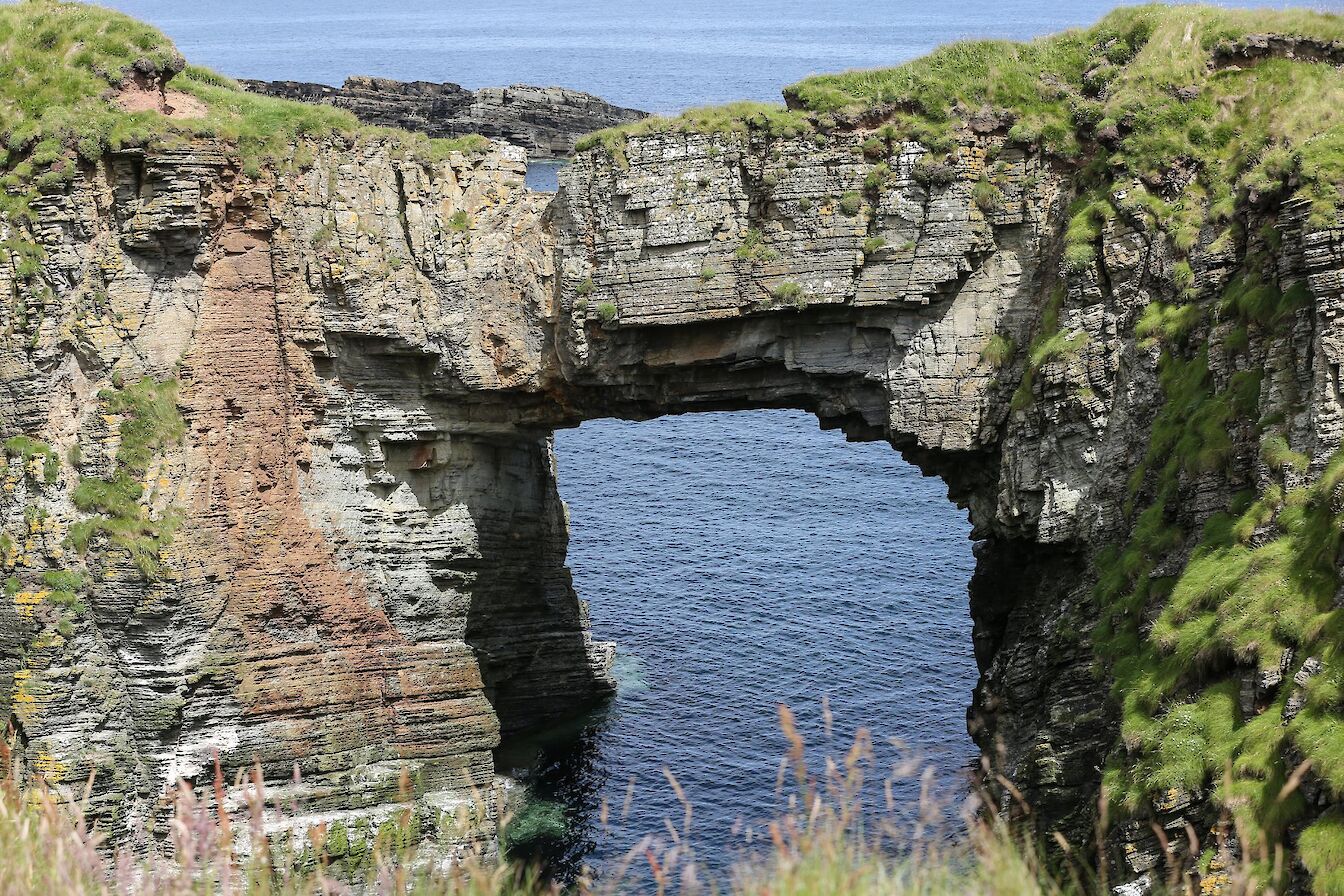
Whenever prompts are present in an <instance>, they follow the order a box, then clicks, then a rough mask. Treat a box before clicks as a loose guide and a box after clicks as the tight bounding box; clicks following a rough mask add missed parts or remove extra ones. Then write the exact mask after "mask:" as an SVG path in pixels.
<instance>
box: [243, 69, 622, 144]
mask: <svg viewBox="0 0 1344 896" xmlns="http://www.w3.org/2000/svg"><path fill="white" fill-rule="evenodd" d="M239 83H241V84H242V85H243V86H244V87H246V88H247V89H248V90H251V91H253V92H255V93H264V94H266V95H268V96H276V97H281V98H283V99H290V100H301V101H303V102H306V103H326V104H328V105H332V106H336V107H338V108H341V109H348V110H349V111H350V112H353V113H354V114H355V116H356V117H357V118H359V120H360V121H362V122H364V123H365V124H372V125H382V126H385V127H394V128H404V129H406V130H411V131H420V132H422V133H425V134H428V135H429V136H431V137H463V136H466V135H469V134H483V135H484V136H486V137H491V138H494V139H498V140H504V141H506V142H508V143H511V144H513V145H514V146H521V147H522V148H523V149H526V150H527V153H528V156H529V157H531V158H534V159H554V158H565V157H568V156H569V155H570V154H571V153H573V152H574V142H575V141H576V140H578V138H579V137H581V136H583V135H584V134H587V133H589V132H591V131H597V130H601V129H602V128H609V127H615V126H617V125H622V124H628V123H629V122H632V121H638V120H639V119H641V118H644V117H645V116H646V115H648V113H647V112H641V111H639V110H638V109H624V108H622V107H620V106H613V105H612V104H611V103H608V102H606V101H605V100H602V99H600V98H599V97H595V96H593V95H592V94H590V93H583V92H581V91H578V90H567V89H565V88H563V87H533V86H530V85H527V84H514V85H512V86H510V87H483V88H481V89H480V90H468V89H466V88H465V87H462V86H461V85H458V84H452V83H448V82H445V83H443V84H436V83H433V82H429V81H393V80H391V79H389V78H368V77H364V76H359V75H356V76H353V77H349V78H346V79H345V83H344V84H342V85H341V86H340V87H328V86H327V85H325V84H309V83H303V82H299V81H252V80H244V81H240V82H239Z"/></svg>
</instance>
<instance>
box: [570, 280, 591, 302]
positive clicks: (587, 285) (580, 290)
mask: <svg viewBox="0 0 1344 896" xmlns="http://www.w3.org/2000/svg"><path fill="white" fill-rule="evenodd" d="M574 292H575V294H577V295H579V296H581V297H585V298H586V297H587V296H590V295H592V294H593V278H592V277H585V278H583V279H582V280H580V281H579V285H578V286H576V287H574Z"/></svg>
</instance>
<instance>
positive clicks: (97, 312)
mask: <svg viewBox="0 0 1344 896" xmlns="http://www.w3.org/2000/svg"><path fill="white" fill-rule="evenodd" d="M390 152H391V150H390V148H389V147H388V146H387V145H382V144H370V145H366V146H363V147H360V148H357V149H354V150H349V149H348V148H346V147H340V148H334V147H332V146H327V147H321V148H317V149H316V151H315V153H314V155H313V161H312V162H311V164H309V165H307V166H306V167H305V168H303V169H301V170H300V169H298V168H294V169H291V170H289V171H287V172H285V173H283V174H279V175H277V176H276V177H274V178H270V177H268V178H265V179H264V180H261V181H252V180H248V179H246V178H243V177H241V176H240V175H239V174H238V173H237V171H236V169H235V167H234V166H233V165H231V164H230V163H229V162H228V161H227V160H226V158H225V157H224V156H223V155H222V154H220V153H219V152H218V151H217V150H216V149H215V148H214V147H212V146H210V145H200V146H197V147H195V148H193V149H191V150H187V151H180V152H166V153H160V154H155V155H150V156H146V155H145V154H143V153H122V154H119V155H116V156H113V157H110V158H108V159H107V161H106V163H105V164H104V165H102V166H99V167H97V168H93V167H90V168H89V169H87V170H84V171H82V172H81V173H80V175H79V176H78V177H77V178H76V179H75V181H74V184H73V186H72V187H71V188H70V189H68V190H67V191H65V192H63V193H59V194H54V195H50V196H48V197H45V198H44V199H43V201H42V202H41V204H40V206H39V208H38V209H37V211H38V216H39V219H40V224H39V225H38V227H37V228H36V233H35V234H34V236H35V237H37V238H38V239H39V240H40V241H41V243H42V245H43V246H44V248H45V249H46V258H45V261H44V262H43V264H42V269H41V272H40V274H38V275H36V276H32V277H30V278H28V279H26V280H25V279H23V278H17V277H16V276H15V275H14V274H13V270H12V268H10V267H9V266H6V273H5V275H4V276H5V280H4V288H5V290H6V291H7V292H8V293H9V294H11V295H12V296H13V297H14V302H12V303H10V304H7V305H6V311H5V313H6V315H7V319H6V321H5V324H6V327H7V333H8V337H7V341H6V349H5V352H4V379H5V383H6V386H7V389H6V391H5V397H4V400H3V402H0V419H3V422H4V430H5V433H6V435H7V436H9V435H13V434H15V433H28V434H31V435H33V436H37V437H40V438H41V440H42V443H41V447H40V449H37V453H32V452H29V453H28V454H27V455H26V456H25V455H24V454H22V452H21V451H20V450H19V449H18V448H17V447H16V445H15V444H14V443H11V444H10V445H9V447H11V448H15V450H14V451H11V453H10V454H9V457H8V462H9V465H8V476H7V478H6V480H5V485H4V496H3V499H0V508H3V510H2V513H0V520H3V527H4V533H5V540H4V547H5V553H4V558H3V562H4V566H5V574H6V575H7V576H9V577H10V579H9V582H10V586H9V588H8V590H7V599H6V600H5V602H4V605H3V608H0V614H3V615H2V616H0V631H3V632H4V635H5V638H6V642H7V643H6V650H5V651H4V654H3V663H4V665H3V672H0V675H2V676H3V678H2V679H0V685H3V686H2V687H0V694H2V695H3V700H4V702H3V704H0V708H3V710H4V711H5V714H6V715H7V716H8V717H10V719H11V721H12V722H13V724H14V730H13V731H12V732H11V736H10V740H11V742H12V745H13V747H14V748H15V750H16V756H17V757H18V758H17V761H18V762H19V763H20V765H21V768H22V772H23V773H24V774H25V775H26V776H34V775H41V776H43V777H45V778H46V779H47V780H48V781H50V782H65V783H73V782H78V781H82V780H84V779H85V778H86V777H87V775H88V774H89V773H90V771H91V770H93V771H96V773H97V777H96V778H95V783H94V793H95V797H94V801H93V810H94V812H95V813H96V814H97V815H98V816H99V817H101V818H103V819H104V820H105V821H106V822H109V823H110V824H111V826H112V830H113V832H114V834H115V835H116V836H118V837H122V836H126V835H134V834H137V833H144V832H147V831H151V830H153V828H154V822H155V819H156V816H161V815H162V813H163V812H164V811H165V809H166V808H167V804H166V803H165V797H168V796H170V795H171V791H172V789H173V787H174V786H175V784H176V782H177V781H178V779H179V778H185V779H186V780H187V781H189V782H192V783H194V784H196V785H198V786H202V787H205V786H207V785H208V784H209V783H210V781H211V779H212V778H213V776H214V761H215V757H216V756H218V757H219V760H220V762H221V763H222V765H223V771H224V775H225V779H226V782H228V783H232V782H233V781H234V780H235V776H236V774H237V773H238V772H239V771H242V770H246V769H247V768H248V767H249V766H250V765H251V764H252V763H253V762H254V761H255V762H257V763H259V764H260V768H261V770H262V772H263V773H264V774H265V775H266V777H267V778H268V779H269V780H271V781H274V782H279V781H285V780H287V779H289V778H290V777H291V774H292V771H293V770H294V769H296V768H297V769H298V770H299V772H300V774H301V776H302V781H301V783H300V782H296V783H293V784H291V785H289V786H288V787H287V788H285V790H286V791H287V795H289V796H293V797H294V798H296V799H298V800H299V803H300V805H302V806H303V807H304V815H303V816H301V817H300V818H298V819H295V820H293V822H292V823H294V824H296V825H297V826H298V827H299V829H303V827H304V826H306V825H307V824H309V823H311V822H313V821H315V820H318V819H321V820H327V821H330V820H333V819H334V820H338V821H339V820H347V821H349V822H350V823H351V824H352V825H353V824H354V823H356V822H357V821H358V820H359V819H364V820H365V821H368V820H371V821H372V822H373V826H374V827H376V825H377V824H378V823H379V822H381V821H382V820H384V819H386V818H387V817H388V815H389V813H390V812H391V811H392V809H393V808H395V807H396V805H398V804H400V803H404V800H405V799H408V798H411V797H414V798H415V801H416V805H417V806H418V808H419V809H420V810H421V812H420V814H421V816H422V819H421V820H422V821H424V822H434V821H436V820H437V816H438V815H439V814H441V813H443V812H446V813H447V814H448V815H450V816H451V815H452V814H453V813H454V812H455V811H456V810H457V809H458V808H459V807H466V812H467V813H468V814H469V815H471V817H472V819H473V826H472V829H473V832H474V835H475V836H479V837H480V838H483V839H484V840H485V841H486V842H489V841H491V840H492V838H493V835H494V829H493V825H494V817H495V815H494V813H495V810H496V804H495V799H494V795H493V792H492V788H493V786H494V783H495V778H494V769H493V764H492V759H491V753H490V751H491V750H492V748H494V747H495V746H496V745H497V744H498V741H499V733H500V728H501V723H503V724H504V725H506V726H507V725H515V726H521V725H525V724H534V723H536V722H538V721H540V720H543V719H546V718H549V717H552V716H554V715H557V714H564V713H572V712H573V711H574V710H575V708H576V707H577V706H579V705H582V704H583V703H585V702H590V701H591V700H593V699H594V698H596V697H598V696H600V695H602V694H605V693H607V692H608V691H609V690H610V689H611V686H612V685H611V680H610V677H609V675H608V673H607V666H608V664H609V654H610V651H609V648H606V647H603V646H601V645H594V644H592V643H591V642H590V641H589V640H588V636H587V629H586V625H585V624H584V619H583V609H582V607H581V606H580V604H579V603H578V601H577V599H576V597H575V595H574V592H573V589H572V588H571V587H570V579H569V574H568V571H567V570H566V569H565V567H564V553H565V544H566V530H565V516H564V508H563V505H562V504H561V503H560V502H559V500H558V498H557V497H556V494H555V484H554V469H553V464H552V458H551V453H550V443H549V432H548V431H547V430H546V429H544V428H540V427H535V426H527V425H519V422H518V420H519V414H518V413H516V412H515V411H514V410H513V405H514V404H523V405H525V404H526V403H527V402H528V401H535V400H536V399H535V396H536V395H537V394H539V393H540V391H541V389H542V385H543V384H542V369H543V366H544V364H545V359H546V352H547V350H548V347H547V342H546V340H545V326H546V318H547V315H548V314H549V308H550V302H551V299H550V283H551V278H552V259H551V255H550V252H549V243H548V240H547V237H546V235H545V233H544V231H543V228H542V226H541V215H542V209H543V206H544V203H545V199H543V198H542V197H539V196H536V195H532V194H529V193H527V192H525V191H523V190H522V188H521V184H522V177H523V173H524V163H523V160H522V153H521V151H520V150H514V149H510V148H507V147H500V148H498V149H496V150H495V151H493V152H491V153H490V154H488V155H486V156H484V157H480V158H470V159H469V158H465V157H456V158H453V159H452V160H450V161H449V162H448V163H445V164H443V165H440V166H437V167H432V166H431V167H426V166H423V165H420V164H416V163H409V162H404V161H398V160H396V159H394V158H392V157H391V155H390ZM48 284H49V285H50V288H49V289H48V288H47V285H48ZM179 415H180V416H179ZM128 447H130V448H135V449H137V450H136V451H128V450H126V449H128ZM137 452H138V455H139V456H137ZM118 490H121V491H122V492H126V494H122V495H120V496H118V495H116V494H115V493H116V492H117V491H118ZM105 493H114V494H112V495H111V496H108V495H107V494H105ZM141 493H143V497H140V496H141ZM137 498H140V499H139V500H138V501H137ZM127 505H129V506H127ZM80 520H84V521H85V522H84V526H85V531H83V532H81V531H79V529H80V527H79V525H78V522H79V521H80ZM90 521H91V522H90ZM72 532H73V534H72ZM72 542H73V544H72ZM74 545H78V548H76V547H75V546H74ZM61 576H65V577H66V578H61ZM71 577H73V581H71ZM408 789H409V790H410V791H411V792H410V793H407V790H408ZM240 804H241V803H240ZM352 830H353V828H352ZM370 836H371V834H370Z"/></svg>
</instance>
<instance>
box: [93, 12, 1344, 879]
mask: <svg viewBox="0 0 1344 896" xmlns="http://www.w3.org/2000/svg"><path fill="white" fill-rule="evenodd" d="M108 5H111V6H114V7H117V8H119V9H122V10H125V11H126V12H129V13H131V14H133V15H136V16H138V17H140V18H143V19H147V20H148V21H150V22H153V23H154V24H155V25H157V26H159V27H160V28H162V29H163V30H165V31H166V32H167V33H168V34H170V35H171V36H172V37H173V38H174V39H175V40H176V42H177V44H178V46H179V47H180V48H181V50H182V51H183V52H184V53H185V54H186V55H187V56H188V58H190V59H191V60H192V61H193V62H197V63H200V64H204V65H207V66H210V67H212V68H215V69H218V70H220V71H222V72H225V73H227V74H231V75H235V76H240V77H252V78H266V79H292V80H306V81H321V82H325V83H330V84H339V83H340V82H341V81H342V80H343V79H344V78H345V76H347V75H350V74H367V75H381V76H386V77H391V78H399V79H406V80H409V79H425V80H433V81H456V82H458V83H461V84H464V85H466V86H468V87H480V86H486V85H503V84H512V83H520V82H521V83H532V84H560V85H564V86H567V87H572V88H577V89H581V90H587V91H590V92H592V93H596V94H598V95H600V96H602V97H604V98H606V99H608V100H610V101H612V102H616V103H619V104H622V105H627V106H633V107H636V108H642V109H646V110H650V111H654V112H664V113H666V112H676V111H678V110H681V109H684V108H687V107H691V106H698V105H705V104H710V103H718V102H724V101H728V100H734V99H756V100H776V99H778V98H779V90H780V88H781V87H782V86H783V85H785V84H788V83H791V82H793V81H796V80H798V79H799V78H801V77H804V76H806V75H808V74H811V73H817V72H828V71H837V70H841V69H846V68H852V67H863V66H878V65H890V64H894V63H898V62H901V61H903V60H906V59H910V58H911V57H913V56H916V55H918V54H921V53H923V52H926V51H928V50H929V49H931V48H933V47H934V46H935V45H937V44H939V43H942V42H945V41H949V40H955V39H958V38H966V37H1009V38H1029V37H1033V36H1036V35H1040V34H1045V33H1048V32H1051V31H1057V30H1060V29H1062V28H1066V27H1070V26H1074V25H1083V24H1087V23H1090V22H1092V21H1094V20H1095V19H1097V18H1099V17H1100V16H1101V15H1102V14H1104V13H1105V12H1106V11H1107V10H1108V9H1109V8H1111V7H1112V6H1114V5H1115V4H1114V3H1111V2H1109V0H1067V2H1065V0H963V2H959V3H944V2H934V0H658V2H644V3H636V2H629V0H563V2H562V0H488V2H486V0H470V2H437V0H405V2H377V3H371V2H368V0H215V2H209V3H202V2H183V0H114V2H111V3H109V4H108ZM1243 5H1257V6H1263V5H1288V4H1284V3H1272V4H1267V3H1263V2H1253V3H1247V4H1243ZM1313 5H1315V6H1317V7H1319V8H1328V9H1334V10H1339V9H1340V8H1341V4H1340V3H1337V2H1332V3H1324V4H1323V3H1316V4H1313ZM531 180H532V182H533V183H534V184H535V185H538V186H539V187H543V188H544V187H545V186H547V185H548V184H553V182H554V170H553V169H543V168H540V167H538V169H537V170H536V171H535V172H534V174H533V177H532V178H531ZM556 447H557V452H558V454H559V467H560V483H561V491H562V494H563V496H564V497H565V499H566V500H567V501H568V502H569V506H570V509H571V512H572V526H573V541H572V544H571V547H570V563H571V566H572V568H573V570H574V578H575V583H576V585H577V588H578V590H579V592H580V594H581V595H582V596H583V597H584V598H586V599H587V600H588V601H589V604H590V606H591V612H592V626H593V632H594V635H595V636H596V637H597V638H599V639H602V640H611V641H615V642H617V644H618V645H619V659H618V661H617V676H618V678H619V681H620V692H619V694H618V696H617V697H616V699H615V701H614V703H613V704H612V705H611V707H610V708H609V709H608V710H607V711H606V712H605V713H602V714H599V715H598V716H595V717H593V718H590V719H586V720H580V721H578V722H576V724H575V725H574V726H572V727H570V728H569V729H567V730H563V731H554V732H549V737H548V738H544V739H543V740H542V741H541V742H538V741H528V742H519V743H514V744H510V745H509V746H508V748H507V749H506V750H505V751H503V752H502V753H501V763H502V764H503V765H504V766H506V767H510V768H512V767H517V768H519V769H525V770H526V774H527V775H528V776H529V778H530V780H531V781H532V789H533V793H534V799H533V803H532V806H533V808H532V809H530V810H528V812H529V813H530V815H529V816H528V817H525V818H524V819H523V820H524V821H525V822H527V823H528V824H529V825H530V827H531V828H532V829H534V830H537V831H541V832H543V833H549V834H551V835H554V839H552V840H551V841H550V842H548V843H545V844H543V845H544V846H545V854H546V855H547V856H548V857H549V858H550V859H551V860H552V861H554V862H557V863H558V866H559V869H560V870H561V871H562V872H563V871H564V870H566V869H571V870H572V869H573V868H574V867H576V866H577V865H579V864H582V863H585V862H587V863H591V864H592V865H594V866H595V867H596V868H597V869H598V870H599V871H602V870H603V869H607V870H609V869H610V868H612V867H613V865H614V863H615V862H616V861H617V859H618V858H619V857H620V856H621V855H623V854H624V853H625V851H626V850H627V849H629V848H630V847H631V846H632V845H633V844H634V843H636V842H637V841H638V840H639V838H640V837H642V836H643V835H646V834H653V835H661V836H663V838H664V839H665V840H666V839H669V838H670V835H669V834H667V833H666V826H665V822H664V819H669V820H671V821H672V822H673V823H674V825H675V826H676V827H678V829H680V826H681V825H682V823H683V820H684V812H683V809H682V807H681V805H680V804H679V802H678V801H677V799H676V798H675V796H674V794H673V791H672V787H671V785H670V783H669V782H668V780H667V778H666V776H665V774H664V769H665V768H666V769H668V770H670V771H671V772H672V773H673V774H674V775H675V776H676V778H677V780H678V781H679V783H680V784H681V786H682V787H683V788H684V790H685V794H686V796H687V798H688V799H689V800H690V802H691V803H692V804H693V806H694V814H693V820H692V828H691V842H692V844H693V846H694V847H695V849H696V850H697V852H698V854H699V855H700V856H701V857H702V858H704V859H708V860H710V861H711V864H716V865H719V866H720V867H721V863H722V862H723V861H725V860H726V859H727V858H729V857H731V856H732V855H733V854H734V853H735V850H736V849H737V848H738V847H740V846H741V845H742V844H744V843H745V841H746V838H747V832H748V831H749V830H751V831H757V830H759V828H758V827H756V826H755V825H756V823H758V822H759V821H760V820H761V819H763V818H766V817H768V816H770V815H771V814H773V813H774V812H776V811H777V810H778V809H779V808H781V807H780V804H779V802H778V799H779V798H778V796H777V793H776V774H777V770H778V764H779V760H780V757H781V755H782V754H783V753H784V750H785V749H786V746H787V744H786V741H785V739H784V737H783V736H782V735H781V733H780V731H779V727H778V709H777V706H778V704H780V703H784V704H788V705H789V706H792V707H793V708H794V710H795V711H796V713H797V715H798V718H799V724H800V728H801V731H802V734H803V736H804V737H805V739H806V740H807V742H808V745H809V749H811V750H813V751H815V753H816V755H818V756H820V755H821V754H822V753H824V752H826V751H828V750H829V751H831V752H837V751H843V749H844V748H845V747H846V746H848V742H849V739H850V738H851V737H852V736H853V734H854V732H855V730H856V729H857V728H858V727H860V726H866V727H868V728H870V729H871V730H872V731H873V733H874V735H875V738H876V742H877V744H878V749H879V759H880V760H881V763H882V764H883V765H884V766H886V765H889V764H890V763H892V762H893V761H895V760H896V759H897V757H898V756H901V755H905V754H907V753H909V752H914V753H916V754H918V755H920V756H922V757H924V758H925V759H926V760H927V761H928V762H931V763H933V764H934V765H936V766H937V768H938V769H939V770H940V772H941V778H940V780H941V782H942V783H941V786H942V788H943V789H944V792H945V793H947V794H949V795H950V797H951V798H956V797H957V796H958V795H959V794H961V793H964V787H965V785H964V783H963V781H964V778H963V777H962V776H961V775H960V772H961V770H963V769H964V768H965V767H966V766H967V764H968V763H970V762H971V761H973V758H974V748H973V746H972V744H971V743H970V741H969V739H968V738H967V736H966V731H965V708H966V705H967V703H968V701H969V699H970V694H971V689H972V687H973V686H974V683H975V677H976V670H975V665H974V662H973V660H972V658H971V638H970V620H969V618H968V614H967V598H966V583H967V581H968V579H969V576H970V573H971V568H972V558H971V543H970V542H969V541H968V533H969V526H968V525H967V522H966V519H965V515H964V514H963V513H961V512H960V511H958V510H957V509H956V508H955V507H953V506H952V505H951V504H950V503H949V502H948V501H947V499H946V497H945V491H944V488H943V486H942V485H941V483H940V482H938V481H937V480H932V479H925V478H923V477H922V476H921V475H920V474H919V472H918V471H917V470H916V469H914V468H913V467H911V466H910V465H908V464H906V463H905V462H904V461H903V460H902V459H901V457H900V456H899V455H898V454H897V453H896V452H895V451H893V450H891V449H890V448H888V447H887V446H886V445H884V444H849V443H846V442H845V440H844V438H843V437H842V436H841V435H840V434H839V433H837V432H822V431H821V430H819V429H818V427H817V424H816V421H815V420H814V419H812V418H811V417H809V416H808V415H806V414H802V413H795V412H789V411H778V410H776V411H761V412H752V413H716V414H703V415H695V416H687V417H677V418H664V419H661V420H654V421H650V422H642V423H625V422H619V421H595V422H592V423H587V424H584V425H583V426H582V427H580V428H578V429H576V430H571V431H565V432H561V433H559V434H558V435H557V437H556ZM823 701H825V705H826V706H827V707H828V708H829V715H830V717H832V718H833V719H834V723H833V726H832V727H831V730H830V735H829V736H828V733H827V727H828V726H827V724H826V719H827V713H826V712H825V711H824V710H823ZM888 738H890V739H894V740H895V741H896V742H898V743H900V744H902V745H903V746H902V747H901V748H899V749H898V748H897V747H896V746H893V744H892V743H891V742H890V741H888V740H887V739H888ZM917 792H918V791H917V785H916V784H915V783H911V782H907V783H904V784H900V785H898V787H897V788H896V793H895V795H896V798H897V799H898V801H903V802H906V803H908V802H910V801H912V800H914V799H915V798H916V796H917ZM627 797H629V798H628V800H627ZM604 802H605V803H606V804H607V807H608V808H607V811H606V812H605V813H604V812H603V808H602V807H603V803H604ZM627 802H628V806H629V809H628V812H627V811H625V806H626V805H627ZM604 815H605V818H606V820H607V823H606V824H605V825H604V824H603V823H602V818H603V817H604Z"/></svg>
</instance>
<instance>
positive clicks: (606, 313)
mask: <svg viewBox="0 0 1344 896" xmlns="http://www.w3.org/2000/svg"><path fill="white" fill-rule="evenodd" d="M617 315H618V311H617V309H616V303H615V302H598V303H597V316H598V318H599V319H600V320H601V321H602V323H604V324H609V323H611V322H612V321H614V320H615V319H616V317H617Z"/></svg>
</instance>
